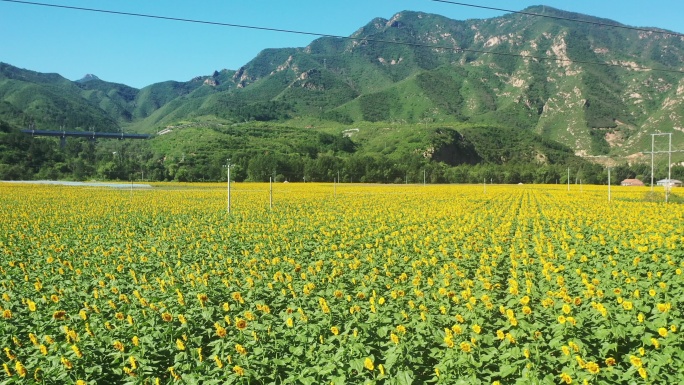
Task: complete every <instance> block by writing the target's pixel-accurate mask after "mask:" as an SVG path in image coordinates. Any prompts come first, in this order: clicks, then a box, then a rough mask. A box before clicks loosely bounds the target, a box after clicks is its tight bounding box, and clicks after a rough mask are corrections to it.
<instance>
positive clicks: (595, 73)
mask: <svg viewBox="0 0 684 385" xmlns="http://www.w3.org/2000/svg"><path fill="white" fill-rule="evenodd" d="M525 11H526V12H528V13H537V14H544V15H548V16H553V17H555V18H546V17H536V16H531V15H526V14H510V15H506V16H502V17H497V18H491V19H483V20H465V21H460V20H452V19H448V18H445V17H443V16H439V15H434V14H426V13H421V12H410V11H405V12H401V13H398V14H396V15H394V16H393V17H392V18H391V19H389V20H387V19H382V18H376V19H374V20H372V21H371V22H369V23H368V24H367V25H365V26H363V27H362V28H360V29H359V30H357V31H356V32H355V33H354V34H352V35H351V36H350V37H349V38H344V39H343V38H330V37H325V38H319V39H316V40H314V41H313V42H312V43H311V44H309V45H308V46H307V47H303V48H283V49H266V50H264V51H262V52H261V53H259V54H258V55H257V56H256V57H255V58H254V59H253V60H251V61H250V62H248V63H246V64H245V65H244V66H242V67H241V68H239V69H237V70H221V71H214V73H213V74H212V75H209V76H198V77H196V78H194V79H191V80H190V81H187V82H175V81H168V82H163V83H157V84H153V85H150V86H147V87H145V88H143V89H140V90H137V89H134V88H131V87H128V86H125V85H121V84H115V83H109V82H106V81H102V80H100V79H98V78H97V77H95V76H87V77H85V78H84V79H81V80H79V81H76V82H71V81H69V80H67V79H64V78H62V77H61V76H59V75H56V74H40V73H36V72H32V71H29V70H22V69H18V68H16V67H12V66H11V65H8V64H1V63H0V120H2V121H5V122H7V123H9V124H10V125H11V126H14V127H26V126H28V125H29V124H33V125H34V126H36V127H39V128H47V129H55V128H59V127H67V128H69V129H83V130H88V129H95V130H98V131H111V132H115V131H118V130H126V131H130V132H142V133H160V134H161V135H159V136H158V137H156V138H155V139H153V140H151V141H150V142H149V144H145V145H144V146H145V147H146V148H147V149H148V150H150V151H153V152H154V153H155V154H156V155H155V156H157V157H160V158H165V159H166V158H172V156H171V154H173V158H174V159H175V157H176V156H178V157H179V159H185V160H184V161H185V162H187V159H188V158H192V157H193V156H195V155H193V154H199V153H200V152H206V151H204V150H200V149H198V146H197V144H198V143H205V144H206V145H207V146H208V147H209V148H216V151H217V153H216V154H215V155H211V154H206V156H205V155H203V156H205V157H213V158H216V159H225V157H224V156H225V155H227V153H226V151H228V152H232V153H236V151H237V153H241V154H243V155H244V156H245V157H247V156H253V155H254V154H257V153H261V154H263V153H271V154H272V153H274V152H275V153H280V154H299V155H300V156H306V157H309V158H311V159H314V158H317V157H318V155H317V154H319V155H320V153H325V152H328V151H332V152H333V153H336V152H335V151H341V150H339V149H337V150H335V149H334V148H332V147H330V146H328V145H327V144H326V141H327V140H329V139H321V138H322V137H326V135H332V137H334V138H336V139H335V140H341V137H342V135H345V137H346V139H348V140H350V141H351V142H352V143H353V144H354V150H353V151H352V153H353V154H355V155H358V156H376V155H377V156H386V157H390V158H392V159H403V158H406V157H407V156H412V155H415V154H421V156H422V159H428V160H431V161H435V162H441V163H444V164H447V165H450V166H454V165H458V164H467V163H482V162H484V163H488V164H506V163H521V162H522V163H524V162H528V163H532V164H560V163H564V162H565V163H567V162H576V161H577V160H574V159H573V158H572V154H573V153H574V154H577V155H579V156H582V157H585V158H587V159H589V160H592V161H600V160H604V159H605V157H611V158H614V159H618V160H619V161H622V160H629V161H630V162H633V161H637V162H638V161H639V160H640V159H642V160H645V159H646V157H645V156H644V155H643V154H641V151H644V150H648V149H650V140H651V135H650V134H651V133H655V132H672V133H673V144H674V146H675V147H676V148H679V147H681V146H682V145H684V128H683V127H684V102H683V101H682V98H681V94H682V93H684V80H683V78H684V76H683V75H684V73H682V72H681V71H683V70H684V68H682V66H681V62H682V58H684V42H683V41H682V39H681V37H680V35H677V34H662V33H657V32H644V31H640V30H630V29H623V28H612V27H607V26H599V25H596V24H590V23H604V24H614V25H619V23H617V22H614V21H611V20H605V19H599V18H594V17H591V16H587V15H581V14H575V13H569V12H564V11H561V10H557V9H554V8H549V7H544V6H537V7H531V8H528V9H526V10H525ZM563 18H565V19H579V20H583V21H587V22H590V23H579V22H575V21H570V20H563ZM388 42H397V43H401V44H391V43H388ZM452 131H453V132H455V133H452ZM321 135H323V136H322V137H321ZM267 138H270V139H267ZM275 139H277V140H275ZM212 143H223V144H224V146H221V147H220V148H219V147H216V146H215V145H212ZM235 143H239V145H238V144H235ZM273 143H276V144H273ZM459 145H462V147H460V148H458V150H454V149H453V148H451V147H450V146H452V147H453V146H456V147H458V146H459ZM136 146H137V144H136ZM239 146H243V147H242V150H240V148H238V147H239ZM269 146H275V147H276V148H275V149H272V148H270V147H269ZM677 146H679V147H677ZM333 147H334V146H333ZM193 148H195V149H194V150H193ZM450 148H451V149H450ZM221 149H223V150H221ZM240 151H242V152H240ZM183 154H186V156H183ZM250 154H251V155H250ZM449 154H451V155H449ZM459 154H460V155H459ZM463 154H469V155H467V156H466V155H463ZM198 156H199V155H198ZM238 157H239V156H238ZM213 158H212V159H213ZM245 159H247V158H245ZM216 162H218V160H216ZM216 162H214V163H216ZM243 163H244V164H243V165H242V166H243V169H245V170H246V169H247V166H248V165H247V161H244V162H243ZM212 167H214V168H216V167H220V165H214V166H212ZM215 174H216V173H215V172H212V175H215ZM405 176H406V175H405ZM245 177H247V176H246V174H245ZM397 177H398V176H397ZM167 178H168V176H167ZM389 179H393V178H392V177H387V178H384V179H383V180H389Z"/></svg>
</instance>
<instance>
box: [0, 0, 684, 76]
mask: <svg viewBox="0 0 684 385" xmlns="http://www.w3.org/2000/svg"><path fill="white" fill-rule="evenodd" d="M38 1H40V2H42V3H48V4H60V5H68V6H76V7H87V8H97V9H106V10H114V11H121V12H131V13H144V14H152V15H160V16H168V17H177V18H186V19H197V20H206V21H215V22H221V23H231V24H242V25H252V26H262V27H271V28H279V29H290V30H301V31H309V32H317V33H325V34H331V35H343V36H348V35H351V34H352V33H353V32H354V31H355V30H357V29H358V28H360V27H362V26H363V25H365V24H366V23H368V22H369V21H370V20H372V19H373V18H374V17H383V18H387V19H389V18H390V17H392V15H394V14H395V13H397V12H400V11H403V10H413V11H423V12H430V13H437V14H441V15H444V16H447V17H449V18H452V19H456V20H465V19H481V18H490V17H496V16H500V15H502V14H504V12H499V11H492V10H483V9H477V8H472V7H466V6H462V5H453V4H445V3H439V2H435V1H431V0H412V1H409V0H365V1H361V0H240V1H234V0H203V1H193V2H191V1H187V0H116V1H114V0H42V1H41V0H38ZM459 2H462V3H468V4H477V5H482V6H488V7H495V8H503V9H511V10H522V9H524V8H525V7H528V6H531V5H540V4H544V5H548V6H551V7H555V8H560V9H563V10H567V11H572V12H579V13H584V14H589V15H593V16H599V17H604V18H609V19H612V20H615V21H618V22H621V23H623V24H627V25H632V26H639V27H658V28H664V29H668V30H672V31H676V32H684V26H683V25H682V22H681V21H682V15H683V14H684V1H682V0H661V1H650V2H646V1H644V0H621V1H615V0H574V1H567V0H546V1H543V0H537V1H524V0H461V1H459ZM0 36H2V43H1V44H0V61H2V62H5V63H9V64H12V65H15V66H18V67H21V68H26V69H30V70H34V71H39V72H56V73H59V74H60V75H62V76H64V77H66V78H68V79H72V80H76V79H79V78H81V77H83V75H85V74H87V73H92V74H95V75H97V76H98V77H100V78H101V79H103V80H107V81H111V82H117V83H123V84H127V85H130V86H133V87H137V88H141V87H144V86H146V85H150V84H152V83H156V82H161V81H165V80H177V81H186V80H190V79H191V78H193V77H195V76H198V75H209V74H211V73H212V72H213V71H214V70H221V69H223V68H228V69H238V68H239V67H240V66H241V65H243V64H245V63H247V62H248V61H249V60H250V59H252V58H253V57H254V56H256V54H257V53H259V51H261V50H262V49H265V48H282V47H304V46H306V45H308V44H309V43H310V42H311V41H312V40H313V39H314V37H311V36H302V35H294V34H286V33H276V32H266V31H255V30H248V29H239V28H228V27H220V26H210V25H201V24H192V23H182V22H174V21H165V20H152V19H144V18H136V17H126V16H117V15H106V14H98V13H91V12H84V11H75V10H65V9H56V8H49V7H41V6H35V5H25V4H17V3H9V2H5V1H0Z"/></svg>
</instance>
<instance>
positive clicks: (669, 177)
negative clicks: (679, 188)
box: [665, 133, 672, 203]
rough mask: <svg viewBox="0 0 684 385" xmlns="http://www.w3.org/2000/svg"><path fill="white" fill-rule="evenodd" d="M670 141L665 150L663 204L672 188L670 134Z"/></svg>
mask: <svg viewBox="0 0 684 385" xmlns="http://www.w3.org/2000/svg"><path fill="white" fill-rule="evenodd" d="M669 136H670V140H669V144H668V148H667V186H666V187H665V203H667V202H668V200H669V198H670V189H671V188H672V133H670V135H669Z"/></svg>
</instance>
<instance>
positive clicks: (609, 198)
mask: <svg viewBox="0 0 684 385" xmlns="http://www.w3.org/2000/svg"><path fill="white" fill-rule="evenodd" d="M608 202H610V167H608Z"/></svg>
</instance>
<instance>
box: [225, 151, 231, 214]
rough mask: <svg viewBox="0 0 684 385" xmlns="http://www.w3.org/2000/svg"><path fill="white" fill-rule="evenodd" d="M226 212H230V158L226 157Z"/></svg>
mask: <svg viewBox="0 0 684 385" xmlns="http://www.w3.org/2000/svg"><path fill="white" fill-rule="evenodd" d="M226 170H227V171H226V179H227V182H226V193H227V194H226V195H227V200H226V213H228V214H230V159H226Z"/></svg>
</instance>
